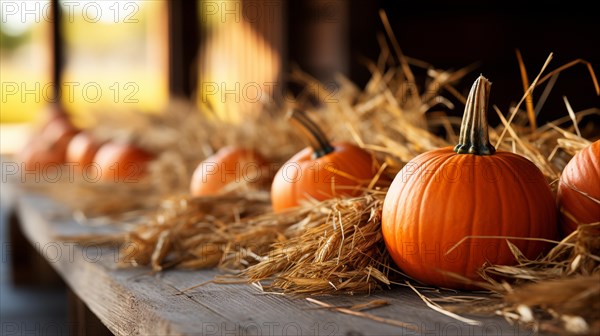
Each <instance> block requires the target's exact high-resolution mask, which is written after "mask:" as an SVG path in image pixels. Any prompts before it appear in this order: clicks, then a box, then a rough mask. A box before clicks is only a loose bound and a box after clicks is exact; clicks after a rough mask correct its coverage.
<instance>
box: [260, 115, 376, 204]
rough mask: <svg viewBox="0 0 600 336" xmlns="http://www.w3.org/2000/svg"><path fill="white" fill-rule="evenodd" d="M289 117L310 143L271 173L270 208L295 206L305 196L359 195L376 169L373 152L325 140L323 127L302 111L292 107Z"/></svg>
mask: <svg viewBox="0 0 600 336" xmlns="http://www.w3.org/2000/svg"><path fill="white" fill-rule="evenodd" d="M292 121H295V122H296V123H297V125H299V126H300V129H301V130H302V131H303V132H304V133H305V134H306V136H307V138H308V139H309V142H310V144H311V146H310V147H308V148H305V149H303V150H302V151H300V152H299V153H297V154H296V155H294V156H293V157H292V158H291V159H289V160H288V161H287V162H286V163H285V164H284V165H283V166H282V167H281V168H280V169H279V171H278V172H277V174H276V175H275V178H274V180H273V184H272V186H271V203H272V205H273V210H274V211H276V212H278V211H282V210H285V209H288V208H292V207H296V206H298V205H300V203H301V202H302V201H303V200H308V199H315V200H318V201H323V200H326V199H329V198H333V197H338V196H358V195H360V194H361V193H362V192H363V189H364V188H365V187H366V186H367V185H368V184H369V182H371V180H372V179H373V178H374V176H375V175H376V173H377V161H376V160H375V158H374V157H373V155H371V153H369V152H367V151H365V150H364V149H362V148H360V147H358V146H356V145H353V144H350V143H346V142H334V143H329V140H327V137H326V136H325V134H324V133H323V131H322V130H321V129H320V128H319V127H318V126H317V125H316V124H315V123H314V122H313V121H312V120H310V119H309V118H308V117H306V116H305V115H304V114H303V113H300V112H298V111H294V112H293V113H292Z"/></svg>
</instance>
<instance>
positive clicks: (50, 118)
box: [18, 107, 79, 171]
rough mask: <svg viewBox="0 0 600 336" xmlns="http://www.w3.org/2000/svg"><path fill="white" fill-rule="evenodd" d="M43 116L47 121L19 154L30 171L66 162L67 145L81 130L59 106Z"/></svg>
mask: <svg viewBox="0 0 600 336" xmlns="http://www.w3.org/2000/svg"><path fill="white" fill-rule="evenodd" d="M43 118H44V119H45V121H44V124H43V126H42V128H41V129H40V131H39V133H37V134H34V135H33V136H32V138H31V139H30V140H29V141H28V142H27V144H26V145H25V147H24V148H23V150H22V151H21V152H20V153H19V155H18V157H19V159H20V161H21V162H23V164H24V165H25V167H24V168H25V169H26V170H29V171H33V170H36V171H43V170H46V169H47V168H48V167H50V166H58V165H62V164H64V163H65V162H66V161H65V160H66V153H67V146H68V145H69V142H70V141H71V139H72V138H73V137H74V136H75V135H76V134H77V133H78V132H79V130H78V129H77V128H76V127H75V126H73V124H72V123H71V122H70V121H69V118H68V117H67V116H66V114H64V113H63V112H61V111H60V110H58V109H57V107H52V108H50V109H49V110H47V111H46V112H45V115H44V116H43Z"/></svg>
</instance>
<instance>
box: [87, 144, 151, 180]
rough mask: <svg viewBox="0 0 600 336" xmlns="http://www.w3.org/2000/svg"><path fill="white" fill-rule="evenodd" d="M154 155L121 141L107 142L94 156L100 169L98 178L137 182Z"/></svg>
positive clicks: (145, 171)
mask: <svg viewBox="0 0 600 336" xmlns="http://www.w3.org/2000/svg"><path fill="white" fill-rule="evenodd" d="M154 158H155V156H154V155H153V154H152V153H149V152H147V151H146V150H144V149H142V148H140V147H138V146H136V145H133V144H130V143H121V142H114V141H113V142H107V143H105V144H104V145H102V146H101V147H100V149H99V150H98V152H97V153H96V155H95V156H94V161H93V162H95V163H97V164H98V167H99V169H100V179H101V180H103V181H105V182H125V183H135V182H138V181H139V180H140V179H141V178H142V177H143V176H144V175H145V174H146V173H147V166H148V163H149V162H150V161H152V160H153V159H154Z"/></svg>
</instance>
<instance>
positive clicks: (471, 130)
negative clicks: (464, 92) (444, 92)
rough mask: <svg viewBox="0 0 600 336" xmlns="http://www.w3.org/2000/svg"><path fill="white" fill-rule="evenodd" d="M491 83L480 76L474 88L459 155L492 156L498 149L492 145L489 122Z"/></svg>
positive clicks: (461, 134) (461, 131) (462, 130)
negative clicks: (488, 106)
mask: <svg viewBox="0 0 600 336" xmlns="http://www.w3.org/2000/svg"><path fill="white" fill-rule="evenodd" d="M490 86H491V83H490V81H488V80H487V78H485V77H483V76H479V78H477V80H475V83H473V86H472V87H471V92H469V97H468V98H467V103H466V106H465V113H464V115H463V119H462V124H461V126H460V136H459V138H458V144H457V145H456V147H454V151H455V152H456V153H458V154H475V155H491V154H494V152H495V151H496V149H495V148H494V146H492V145H491V144H490V137H489V135H488V122H487V104H488V98H489V95H490Z"/></svg>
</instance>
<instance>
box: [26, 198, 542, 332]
mask: <svg viewBox="0 0 600 336" xmlns="http://www.w3.org/2000/svg"><path fill="white" fill-rule="evenodd" d="M15 203H16V204H15V206H16V211H17V214H18V217H19V219H20V225H21V228H22V230H23V232H24V234H25V236H26V237H27V238H28V240H29V241H30V242H31V243H32V244H33V245H34V246H36V248H37V249H38V251H39V252H40V253H41V254H42V255H43V256H44V257H45V259H46V260H48V262H49V263H50V264H51V265H52V266H53V267H54V269H56V271H57V272H58V273H59V274H60V275H61V276H62V277H63V278H64V280H65V282H66V283H67V284H68V286H69V287H70V288H71V290H72V292H73V293H75V295H76V299H77V298H78V300H81V302H83V304H81V303H80V304H81V305H82V306H83V305H85V306H87V307H88V308H89V310H90V311H91V312H92V313H93V315H95V316H97V318H98V319H99V320H100V321H101V322H102V323H103V324H104V325H106V327H108V329H109V330H110V331H111V332H112V333H114V334H117V335H348V336H350V335H372V334H376V335H420V334H425V335H440V334H442V335H513V334H514V335H517V334H518V335H529V334H533V333H532V332H529V331H527V330H523V329H519V328H517V327H515V326H511V325H509V324H508V323H507V322H505V321H504V320H503V319H502V318H500V317H497V318H476V319H477V320H478V321H481V323H482V324H481V325H480V326H475V325H468V324H465V323H462V322H459V321H457V320H455V319H452V318H450V317H447V316H445V315H442V314H440V313H438V312H435V311H433V310H431V309H429V308H428V307H427V306H426V305H425V304H424V303H423V302H422V301H421V299H420V298H418V296H417V295H416V294H415V293H414V292H412V291H411V290H410V289H409V288H395V289H393V290H388V291H383V292H377V293H375V294H372V295H370V296H366V295H355V296H339V297H321V298H318V299H319V300H321V301H324V302H327V303H329V304H332V305H336V306H337V305H340V306H341V305H353V304H357V303H363V302H368V301H371V300H375V299H384V300H387V301H388V302H389V303H390V305H388V306H385V307H380V308H376V309H373V310H370V311H369V313H371V314H373V315H377V316H380V317H384V318H389V319H395V320H399V321H403V322H406V323H410V324H413V325H414V326H416V327H418V328H419V329H420V331H418V332H417V331H414V330H409V329H404V328H401V327H396V326H392V325H388V324H385V323H380V322H376V321H373V320H369V319H365V318H361V317H355V316H349V315H345V314H342V313H339V312H335V311H329V310H326V309H321V308H318V307H317V306H316V305H315V304H313V303H310V302H308V301H307V300H305V299H301V298H296V299H293V298H289V297H285V296H281V295H273V294H264V293H261V292H260V291H259V290H258V289H257V288H255V287H254V286H251V285H245V284H244V285H222V284H221V285H220V284H208V285H205V286H202V287H198V288H197V289H194V290H192V291H189V292H186V293H185V294H183V295H182V293H181V290H183V289H185V288H188V287H190V286H193V285H196V284H200V283H202V282H205V281H208V280H211V279H213V277H214V276H215V275H217V274H219V272H218V271H215V270H203V271H181V270H169V271H165V272H163V273H159V274H152V273H151V272H150V271H149V270H148V269H145V268H133V269H117V268H116V267H115V266H116V263H115V260H116V259H117V260H118V258H120V257H122V256H119V255H118V253H117V252H116V250H115V249H111V248H107V247H103V248H99V247H97V246H91V247H83V246H80V245H78V244H75V243H68V242H64V241H58V240H56V239H55V237H56V236H57V235H72V234H80V233H91V232H97V231H100V230H106V228H98V227H84V226H81V225H79V224H77V223H76V222H75V221H74V220H73V219H72V217H71V215H70V214H69V212H68V211H67V210H66V209H65V208H64V207H63V206H61V205H60V204H57V203H55V202H54V201H52V200H50V199H48V198H46V197H44V196H41V195H33V194H27V193H21V195H18V196H17V197H16V202H15ZM75 301H77V300H75ZM75 304H76V303H75ZM85 306H83V308H84V309H85ZM80 308H81V307H80ZM76 310H77V309H76ZM80 310H81V309H80ZM74 316H75V318H76V319H78V321H75V322H74V323H75V326H76V327H77V328H79V329H78V332H77V334H84V333H88V334H94V333H98V332H99V331H98V328H97V327H93V322H90V321H89V320H90V317H89V316H86V314H82V313H79V314H74ZM92 317H93V316H92ZM86 320H87V322H86ZM90 328H91V329H90Z"/></svg>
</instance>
